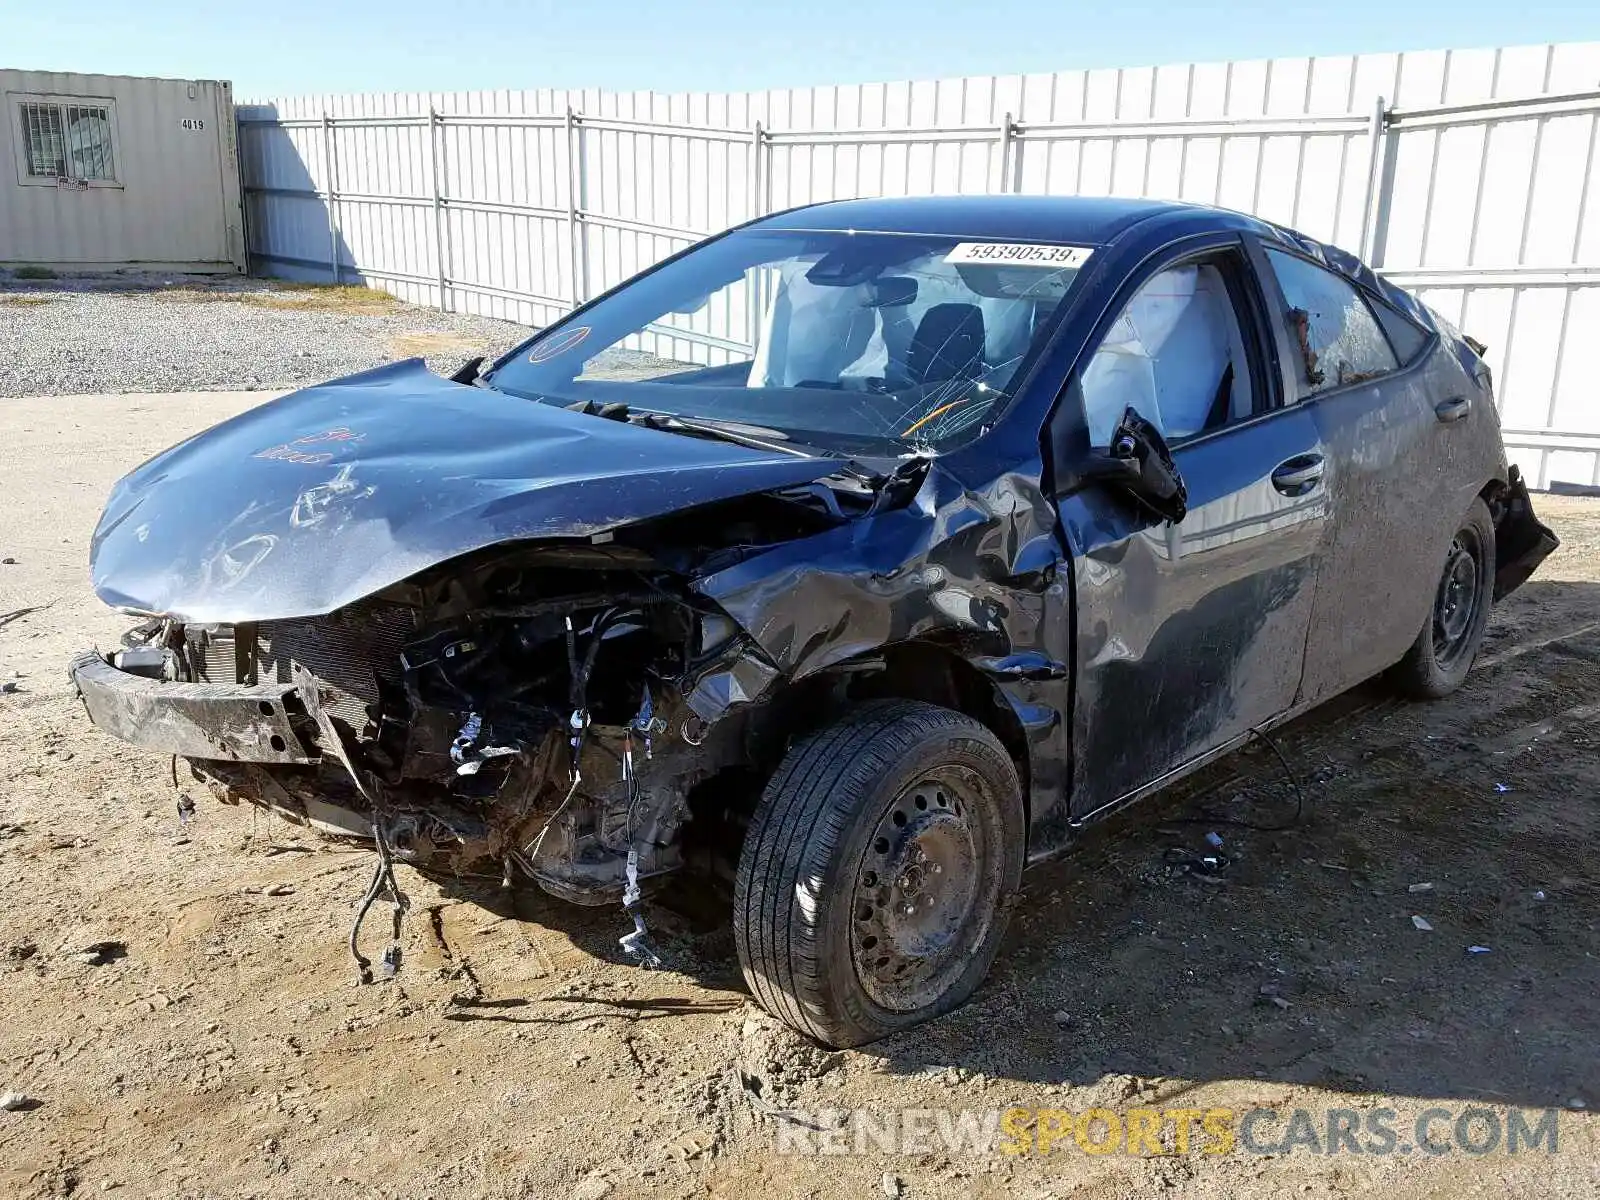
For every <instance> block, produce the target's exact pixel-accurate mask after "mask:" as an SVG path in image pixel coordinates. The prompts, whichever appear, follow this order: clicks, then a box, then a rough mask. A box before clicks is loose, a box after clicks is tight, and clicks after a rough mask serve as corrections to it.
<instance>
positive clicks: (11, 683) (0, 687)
mask: <svg viewBox="0 0 1600 1200" xmlns="http://www.w3.org/2000/svg"><path fill="white" fill-rule="evenodd" d="M20 690H21V689H20V688H18V686H17V681H16V680H15V679H8V680H6V681H5V682H4V683H0V692H4V693H5V694H6V695H8V696H9V695H10V694H11V693H12V692H15V691H20Z"/></svg>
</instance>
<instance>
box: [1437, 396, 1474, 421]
mask: <svg viewBox="0 0 1600 1200" xmlns="http://www.w3.org/2000/svg"><path fill="white" fill-rule="evenodd" d="M1471 411H1472V397H1471V396H1452V397H1450V399H1448V400H1441V401H1439V403H1437V404H1435V405H1434V406H1433V415H1434V416H1436V417H1438V418H1439V420H1441V421H1444V422H1446V423H1448V422H1450V421H1459V420H1461V418H1462V417H1464V416H1466V415H1467V414H1468V413H1469V412H1471Z"/></svg>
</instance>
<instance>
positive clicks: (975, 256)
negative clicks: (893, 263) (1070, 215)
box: [944, 242, 1093, 267]
mask: <svg viewBox="0 0 1600 1200" xmlns="http://www.w3.org/2000/svg"><path fill="white" fill-rule="evenodd" d="M1092 253H1093V251H1092V250H1090V249H1089V248H1088V247H1087V246H1050V245H1046V244H1043V243H1038V242H961V243H960V244H958V245H957V246H956V247H955V248H954V249H952V250H951V251H950V253H949V254H946V255H945V256H944V260H945V262H947V263H997V264H1004V265H1006V266H1013V267H1081V266H1083V264H1084V263H1086V262H1088V261H1089V255H1090V254H1092Z"/></svg>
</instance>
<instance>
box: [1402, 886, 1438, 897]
mask: <svg viewBox="0 0 1600 1200" xmlns="http://www.w3.org/2000/svg"><path fill="white" fill-rule="evenodd" d="M1406 891H1408V892H1410V893H1411V894H1412V895H1413V896H1415V895H1416V894H1417V893H1418V892H1431V891H1433V884H1431V883H1413V884H1412V885H1411V886H1410V887H1408V888H1406Z"/></svg>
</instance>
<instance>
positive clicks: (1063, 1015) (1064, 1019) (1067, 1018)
mask: <svg viewBox="0 0 1600 1200" xmlns="http://www.w3.org/2000/svg"><path fill="white" fill-rule="evenodd" d="M1050 1019H1051V1020H1052V1021H1054V1022H1055V1023H1056V1024H1057V1025H1061V1026H1067V1025H1071V1024H1072V1014H1071V1013H1069V1012H1068V1011H1067V1010H1066V1009H1064V1008H1058V1009H1057V1010H1056V1012H1055V1015H1054V1016H1052V1017H1051V1018H1050Z"/></svg>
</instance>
